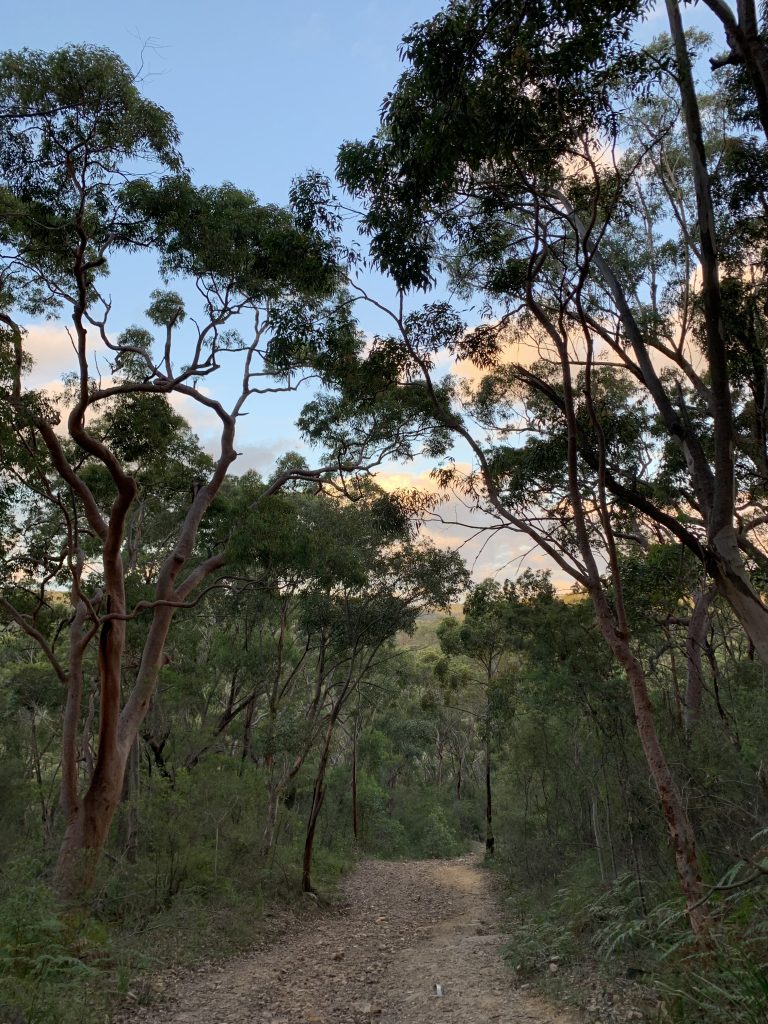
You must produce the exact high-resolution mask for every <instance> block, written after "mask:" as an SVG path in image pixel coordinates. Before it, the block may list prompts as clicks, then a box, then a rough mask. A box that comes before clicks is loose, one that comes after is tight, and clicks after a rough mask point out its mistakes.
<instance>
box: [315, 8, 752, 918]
mask: <svg viewBox="0 0 768 1024" xmlns="http://www.w3.org/2000/svg"><path fill="white" fill-rule="evenodd" d="M668 8H669V12H668V13H669V18H670V28H671V31H672V40H671V41H670V40H669V39H668V40H666V41H662V42H661V43H658V44H655V45H653V46H651V47H649V48H646V49H645V50H640V49H639V48H638V47H636V46H635V45H634V44H633V43H632V40H631V30H632V27H633V25H634V24H636V23H637V19H638V18H639V17H640V16H641V15H642V14H643V12H644V8H643V7H642V5H633V4H626V3H625V4H618V5H615V6H611V5H602V4H601V5H598V7H597V8H595V7H590V8H589V9H586V8H584V7H582V6H581V5H579V4H567V5H565V6H564V7H563V6H562V5H554V6H552V7H550V6H549V5H547V4H544V5H539V6H537V9H536V11H532V10H531V9H530V8H529V7H528V6H527V5H524V4H519V3H516V2H515V0H509V2H491V0H465V2H459V0H457V2H453V3H450V4H449V5H448V6H447V7H446V8H445V10H444V11H442V12H440V13H439V14H438V15H436V16H435V18H433V19H431V20H430V21H428V22H426V23H424V24H421V25H417V26H414V28H413V29H412V30H411V32H410V33H409V34H408V36H406V38H405V41H404V46H403V52H404V55H405V57H406V59H407V61H408V67H407V69H406V70H405V71H404V72H403V74H402V76H401V78H400V80H399V82H398V83H397V86H396V88H395V89H394V90H393V92H392V93H391V94H390V95H389V96H388V97H387V99H386V101H385V104H384V108H383V115H382V126H381V130H380V132H379V133H378V135H377V136H376V137H375V138H374V139H372V140H371V141H370V142H367V143H348V144H346V145H345V146H344V147H342V150H341V152H340V156H339V174H340V178H341V180H342V183H343V184H344V185H345V186H346V187H347V188H348V190H349V191H350V192H351V193H352V194H353V195H354V196H355V197H356V198H357V199H358V200H362V202H363V206H364V208H363V214H362V225H361V226H362V230H363V232H364V233H365V234H367V235H368V236H369V238H370V251H371V256H372V259H373V260H374V261H375V262H376V264H377V265H378V266H379V267H380V268H381V269H383V270H384V271H386V272H387V273H388V274H389V275H390V276H391V278H392V279H393V281H394V283H395V285H396V287H397V289H398V297H397V299H396V301H395V302H394V303H393V304H392V308H391V322H392V329H393V333H392V335H391V336H390V337H388V338H387V337H382V338H378V339H376V342H375V343H374V346H373V350H374V353H375V355H374V358H373V359H371V360H370V364H371V365H372V366H373V367H374V369H376V370H377V372H381V370H380V367H382V366H385V365H387V364H388V365H389V367H390V370H391V373H390V379H391V380H393V381H395V382H396V385H397V386H398V387H399V388H400V389H401V391H402V392H403V393H407V394H408V395H409V397H410V399H411V400H412V402H413V403H414V405H418V403H419V402H423V401H426V402H427V403H428V404H431V405H432V408H433V411H434V415H435V418H436V419H437V420H438V422H439V423H441V425H442V426H443V427H444V428H445V429H446V430H449V431H451V432H453V433H454V434H455V435H457V436H458V437H460V438H461V439H462V441H463V442H464V443H465V444H466V445H467V446H468V448H469V450H470V451H471V452H472V454H473V457H474V459H475V465H476V468H475V470H474V471H473V472H471V473H470V474H469V475H468V476H465V478H464V479H463V481H462V479H461V476H462V474H460V473H459V471H458V469H457V468H456V467H454V468H453V469H451V468H449V469H448V470H446V471H445V472H443V473H442V474H441V479H442V480H443V482H444V483H450V482H453V483H459V484H463V487H464V489H465V492H466V494H467V495H468V496H469V497H470V499H472V500H474V501H476V502H477V503H479V504H481V505H482V506H483V507H484V509H485V510H486V511H487V512H489V513H490V514H491V515H493V516H496V517H497V521H498V523H499V525H501V526H505V527H510V528H513V529H515V530H519V531H522V532H523V533H525V534H527V535H528V536H529V537H531V538H532V539H533V540H534V541H535V542H536V543H537V544H538V545H539V546H540V547H541V548H542V549H543V550H544V551H545V552H546V553H547V554H548V555H549V556H550V557H551V558H552V559H553V560H554V561H555V563H557V564H558V565H559V566H560V568H561V569H563V570H564V571H566V572H568V573H569V574H571V575H572V576H573V577H574V579H575V580H576V581H577V582H578V583H579V585H580V586H582V587H584V588H585V589H586V590H587V591H588V592H589V593H590V596H591V597H592V600H593V603H594V605H595V609H596V612H597V615H598V620H599V622H600V627H601V631H602V633H603V635H604V637H605V639H606V641H607V642H608V644H609V646H610V647H611V649H612V651H613V653H614V656H615V657H616V658H617V660H618V661H619V663H620V664H621V665H622V666H623V668H624V670H625V672H626V674H627V678H628V680H629V683H630V690H631V692H632V695H633V700H634V704H635V715H636V720H637V724H638V729H639V733H640V736H641V739H642V741H643V747H644V750H645V753H646V757H647V759H648V764H649V768H650V769H651V772H652V775H653V777H654V780H655V782H656V785H657V789H658V791H659V796H660V801H661V804H662V808H663V810H664V814H665V817H666V819H667V822H668V825H669V831H670V837H671V840H672V844H673V847H674V849H675V856H676V862H677V866H678V872H679V875H680V880H681V883H682V886H683V889H684V890H685V892H686V900H687V905H688V909H689V913H690V915H691V922H692V924H693V926H694V927H695V928H696V929H697V930H700V931H706V929H707V927H708V925H707V914H706V910H705V909H704V907H703V903H702V896H703V889H702V884H701V879H700V876H699V871H698V867H697V859H696V852H695V838H694V835H693V831H692V828H691V824H690V821H689V820H688V817H687V815H686V812H685V807H684V804H683V801H682V798H681V796H680V793H679V790H678V787H677V785H676V783H675V780H674V778H673V776H672V773H671V771H670V769H669V765H668V764H667V762H666V759H665V757H664V753H663V751H662V749H661V746H660V743H659V739H658V735H657V733H656V729H655V726H654V723H653V715H652V709H651V703H650V700H649V696H648V686H647V679H646V677H645V673H644V669H643V666H642V664H641V661H640V659H639V657H638V649H637V647H636V645H633V642H632V634H631V623H630V622H629V620H628V617H627V612H626V607H625V603H624V601H623V591H622V579H621V554H622V546H623V545H625V544H632V543H638V544H640V545H641V546H643V545H645V544H647V543H648V542H649V539H651V538H654V539H657V540H661V541H662V542H667V541H668V540H670V539H672V538H674V540H675V541H677V542H678V543H679V544H681V545H684V546H685V547H687V548H688V549H689V550H690V551H691V552H692V553H693V554H694V555H695V556H696V558H697V559H698V560H699V562H700V564H701V566H702V569H703V570H704V571H705V572H706V573H707V574H708V575H709V576H710V577H711V579H712V580H713V582H714V584H715V585H716V587H717V589H718V592H719V593H720V594H721V595H722V596H723V597H724V598H725V599H726V600H727V601H728V603H729V604H730V605H731V607H732V608H733V610H734V612H735V614H736V615H737V617H738V618H739V620H740V622H741V624H742V626H743V628H744V630H745V632H746V633H747V635H748V636H749V638H750V640H751V641H752V643H753V645H754V649H755V651H756V652H757V654H758V656H759V657H760V658H761V659H762V661H763V662H764V663H768V645H767V644H766V637H768V629H766V626H768V608H766V605H765V603H764V600H763V598H762V593H761V580H762V576H763V573H764V570H765V566H766V554H765V550H764V544H763V541H764V529H763V527H764V522H765V518H764V517H765V507H764V505H765V474H764V465H765V445H764V438H765V405H764V402H763V401H762V400H761V399H760V396H762V395H764V393H765V380H766V378H765V369H764V368H765V360H764V343H763V339H764V337H765V332H764V324H763V320H764V311H763V310H762V309H761V308H760V307H759V302H758V301H757V296H758V295H759V294H761V288H762V283H761V282H762V276H763V273H762V269H761V268H762V263H761V260H760V256H759V254H760V252H761V251H762V249H761V246H762V241H761V240H762V238H763V236H764V231H763V228H762V220H761V214H760V198H759V196H760V195H761V192H760V191H759V190H758V198H757V200H756V201H751V197H749V192H748V187H747V183H748V182H755V181H760V180H761V174H762V167H763V164H764V155H763V150H762V148H761V146H760V145H758V144H754V143H753V140H752V139H750V137H749V136H748V134H747V133H746V132H745V131H742V130H740V129H738V128H737V130H736V131H730V132H729V130H728V129H727V128H724V127H723V125H724V124H726V123H727V122H725V121H724V116H727V114H729V113H730V114H731V115H733V114H735V115H736V119H737V121H738V119H740V123H742V124H745V123H746V124H749V123H753V122H754V117H755V116H756V115H755V113H754V110H755V102H756V101H755V97H754V95H753V94H750V92H749V89H748V88H747V89H744V88H742V90H741V92H739V91H738V90H737V89H735V88H734V89H731V91H730V92H728V91H727V90H725V91H721V93H720V94H719V97H718V98H717V100H716V101H715V102H712V101H709V100H708V101H707V109H708V110H709V111H710V112H713V116H712V117H711V118H710V123H709V124H707V123H705V121H704V120H703V118H702V114H701V110H700V109H699V108H700V107H701V103H700V102H699V98H698V95H697V91H696V87H695V85H694V83H693V78H692V72H691V58H690V54H689V47H690V45H691V39H690V37H686V35H685V34H684V33H683V32H682V29H681V25H680V21H679V10H678V8H677V6H676V5H675V4H674V3H672V2H670V4H669V5H668ZM694 42H699V40H694ZM740 84H741V86H744V82H743V80H741V82H740ZM638 90H642V94H641V97H640V99H639V100H637V99H636V94H637V92H638ZM721 115H723V116H721ZM707 147H710V149H713V150H714V152H721V153H722V155H723V161H722V163H721V164H720V165H719V166H718V171H719V175H718V176H717V178H715V176H714V175H713V173H712V172H711V168H710V166H709V165H708V160H709V155H708V153H707V152H706V149H707ZM739 196H741V199H742V200H743V202H740V201H739V199H738V197H739ZM327 202H328V197H326V204H327ZM331 204H332V200H331ZM326 222H327V220H326ZM732 226H736V227H737V228H738V231H737V232H734V235H736V236H737V237H738V238H740V240H741V241H740V242H738V241H737V242H736V243H735V244H734V243H731V244H730V254H732V255H729V244H728V240H727V239H728V238H730V237H731V236H726V235H723V236H722V237H716V236H717V233H718V232H723V231H725V230H726V229H727V228H730V227H732ZM745 255H749V256H750V263H749V266H750V274H751V278H749V277H748V278H747V281H746V282H743V281H742V277H743V276H744V275H742V269H741V268H742V266H743V263H742V261H743V258H744V257H745ZM726 257H728V258H730V263H729V262H727V259H726ZM697 268H698V269H697ZM441 270H442V271H447V272H448V274H449V277H450V279H451V281H452V282H453V284H454V285H455V286H456V287H457V288H458V289H459V294H460V295H462V297H468V298H471V297H473V296H480V297H481V299H482V302H483V306H482V312H483V313H484V314H485V322H484V323H482V324H481V325H480V326H479V327H475V329H474V330H471V331H467V329H466V326H465V324H464V323H463V322H462V319H461V318H460V317H459V316H458V315H457V314H456V313H455V312H454V311H453V310H452V309H451V308H450V306H449V305H448V304H446V303H433V304H431V305H430V306H426V307H424V308H423V309H422V310H421V311H418V310H417V311H414V312H410V313H408V312H406V309H407V307H406V305H405V298H406V296H407V294H408V292H409V291H411V290H413V289H414V288H416V289H418V288H424V289H428V288H429V287H431V286H432V284H433V283H434V282H435V280H436V275H437V274H438V273H439V271H441ZM353 288H354V285H353ZM358 291H359V294H361V295H362V296H363V297H367V296H366V295H365V293H364V291H363V289H362V288H361V287H360V286H358ZM745 313H748V314H749V315H748V316H747V315H745ZM515 345H520V346H521V349H519V351H521V350H522V346H527V347H528V348H530V349H532V350H533V351H535V352H538V354H539V356H540V359H539V360H538V362H534V363H533V365H532V364H531V362H530V360H528V359H520V357H519V356H518V357H517V358H515ZM377 350H378V351H377ZM444 352H447V353H448V354H449V355H450V356H453V357H460V358H464V359H469V360H471V361H472V362H474V364H475V366H476V367H478V368H479V369H480V370H485V371H489V372H487V377H486V380H485V381H484V382H483V383H482V384H481V385H480V387H479V388H477V389H474V390H473V389H471V388H469V387H464V388H462V387H461V386H460V385H459V384H457V382H456V381H454V380H452V379H451V378H446V377H444V376H441V374H440V372H439V370H438V366H439V364H438V357H439V355H440V354H442V353H444ZM395 353H399V355H396V354H395ZM478 421H479V426H480V429H479V430H478ZM520 435H522V438H523V439H524V441H525V443H524V444H519V443H514V442H513V443H511V442H510V438H514V437H515V436H520ZM605 570H607V581H606V572H605ZM702 586H703V584H702ZM704 589H706V588H704Z"/></svg>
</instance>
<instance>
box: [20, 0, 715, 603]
mask: <svg viewBox="0 0 768 1024" xmlns="http://www.w3.org/2000/svg"><path fill="white" fill-rule="evenodd" d="M439 6H440V4H439V2H438V0H368V2H365V0H321V2H317V0H314V2H312V0H281V2H277V0H251V2H249V3H246V2H243V0H218V2H217V3H210V0H206V2H205V3H202V2H200V0H186V2H184V3H182V2H179V0H161V2H158V0H154V2H148V0H133V2H130V3H119V4H118V3H114V2H110V0H100V2H94V0H80V2H79V3H78V4H77V5H65V4H62V3H60V2H53V0H34V2H33V3H30V4H26V5H22V4H20V3H16V4H14V5H13V10H12V12H11V13H10V15H9V14H8V13H6V16H5V19H4V21H5V23H4V27H3V28H4V38H3V47H4V48H5V49H10V50H16V49H20V48H22V47H29V48H32V49H42V50H51V49H55V48H57V47H60V46H64V45H66V44H68V43H79V42H87V43H93V44H98V45H102V46H106V47H109V48H110V49H112V50H114V51H116V52H117V53H119V54H120V55H121V56H122V57H123V58H124V59H125V60H126V61H127V63H128V64H129V65H130V66H131V67H133V68H139V67H140V66H141V67H142V69H143V71H142V75H143V83H142V87H141V88H142V91H143V93H144V94H145V95H146V96H148V97H149V98H150V99H152V100H154V101H155V102H157V103H159V104H160V105H161V106H163V107H165V108H166V109H167V110H169V111H170V112H171V113H172V114H173V115H174V117H175V119H176V122H177V124H178V126H179V129H180V131H181V135H182V143H181V149H182V153H183V156H184V159H185V162H186V164H187V166H188V167H189V168H190V169H191V171H192V172H193V176H194V179H195V180H196V182H198V183H206V184H212V185H216V184H220V183H221V182H223V181H232V182H233V183H235V184H236V185H237V186H239V187H242V188H247V189H250V190H252V191H253V192H254V193H255V194H256V195H257V196H258V197H259V199H260V200H262V201H266V202H276V203H280V204H283V203H285V202H286V200H287V197H288V189H289V187H290V183H291V180H292V179H293V178H294V176H296V175H297V174H301V173H302V172H304V171H305V170H307V169H309V168H318V169H320V170H322V171H324V172H326V173H329V174H332V173H333V170H334V167H335V160H336V152H337V150H338V147H339V145H340V144H341V142H342V141H344V140H346V139H353V138H363V139H365V138H368V137H370V135H371V134H373V132H374V131H375V130H376V127H377V123H378V111H379V108H380V105H381V101H382V99H383V97H384V96H385V95H386V93H387V91H388V90H389V89H391V88H392V86H393V85H394V83H395V81H396V78H397V76H398V74H399V72H400V70H401V69H402V65H401V64H400V61H399V57H398V44H399V42H400V40H401V38H402V36H403V34H404V33H405V32H406V31H407V30H408V28H409V26H410V25H411V24H413V23H414V22H416V21H420V20H424V19H426V18H428V17H430V16H431V15H433V14H434V13H435V12H436V11H437V10H438V8H439ZM697 10H698V8H697ZM695 17H697V18H700V15H698V14H697V15H695ZM663 27H664V22H663V20H662V19H659V18H656V17H654V18H652V19H651V20H650V22H649V23H648V24H647V25H646V26H645V27H644V28H643V29H642V34H643V36H648V35H652V34H655V32H657V31H660V30H663ZM159 284H160V282H159V280H158V278H157V274H156V269H155V266H154V263H153V262H151V261H150V260H149V259H144V260H137V259H136V258H135V257H130V259H128V258H126V261H125V262H119V261H118V262H117V263H115V264H114V266H113V275H112V280H111V282H110V288H111V292H112V298H113V301H114V313H113V319H114V326H115V328H117V329H122V328H124V327H126V326H128V325H130V324H131V323H134V322H140V321H141V320H142V319H143V316H142V314H143V310H144V309H145V308H146V305H147V296H148V295H149V292H150V291H151V290H152V288H155V287H158V286H159ZM380 297H381V298H382V299H384V300H386V299H387V295H386V289H385V288H384V287H383V286H382V291H381V293H380ZM365 326H366V327H368V329H370V330H381V329H382V324H381V321H377V320H376V319H375V318H374V319H370V318H369V319H368V320H367V321H366V324H365ZM29 340H30V350H31V351H32V354H33V355H34V356H35V357H36V359H37V363H38V366H37V370H36V372H35V375H34V378H33V381H34V383H36V384H38V385H43V384H45V385H47V386H54V387H55V386H56V384H55V382H56V380H57V378H58V376H59V374H60V373H61V372H62V371H63V370H64V369H65V368H66V367H67V365H68V361H69V355H70V352H69V346H68V342H67V339H66V335H65V334H64V332H63V330H62V329H61V328H57V327H56V326H55V325H53V324H45V325H35V326H33V327H32V328H31V331H30V335H29ZM303 400H304V396H302V397H301V398H296V397H295V396H274V397H272V398H269V399H267V400H264V401H260V402H259V403H258V404H254V406H253V407H252V409H251V412H250V414H249V416H248V417H247V418H245V419H244V420H242V421H241V423H240V427H239V435H238V449H239V451H241V452H242V457H241V458H240V459H239V460H238V462H237V463H236V464H235V471H242V470H244V469H247V468H255V469H258V470H259V471H261V472H268V471H269V468H270V466H271V464H272V463H273V461H274V459H275V457H276V456H278V455H280V454H281V453H282V452H284V451H286V450H289V449H296V448H300V447H301V441H300V438H299V436H298V432H297V431H296V428H295V426H294V421H295V418H296V415H297V413H298V410H299V408H300V406H301V404H302V402H303ZM197 408H199V407H197ZM180 410H181V411H182V412H184V413H185V414H187V415H188V416H189V418H190V420H191V423H192V426H193V427H194V429H195V430H196V431H197V432H198V433H199V435H200V437H201V439H202V441H203V442H204V443H210V442H211V441H212V440H213V427H214V426H215V424H214V423H213V421H212V419H211V417H210V416H204V415H203V416H201V415H199V414H198V413H197V412H196V409H193V408H191V405H187V406H185V405H184V404H183V403H182V404H181V405H180ZM426 472H427V467H426V466H425V465H424V464H417V465H415V466H410V467H408V466H390V467H388V479H389V480H390V482H394V481H397V482H400V483H403V482H406V481H407V480H408V479H409V478H412V479H414V481H415V482H417V483H425V482H428V477H427V476H426ZM451 511H452V510H451V509H448V510H447V512H448V515H449V516H450V514H451ZM453 511H455V510H453ZM432 532H433V533H434V535H435V537H436V538H439V539H441V540H442V541H443V542H446V543H450V544H452V545H454V546H456V545H458V544H460V543H461V542H462V541H463V540H464V539H465V537H466V532H465V531H462V530H459V529H456V528H453V529H447V530H446V529H443V530H434V531H432ZM529 547H530V544H529V543H528V542H527V541H525V540H524V539H516V538H512V537H509V535H507V536H506V537H504V538H495V539H493V540H491V541H490V542H489V543H487V544H486V545H485V547H482V542H481V541H474V542H470V543H469V544H468V545H467V547H466V554H467V556H468V558H469V561H470V563H471V564H472V565H473V568H474V571H475V574H476V575H477V576H479V577H482V576H485V575H488V574H498V575H499V576H500V578H502V579H503V578H504V576H505V575H510V576H513V575H515V573H516V570H517V565H518V563H519V559H520V557H521V556H523V555H524V554H525V552H527V551H528V550H529ZM526 564H528V565H533V566H534V567H535V566H538V565H540V564H543V563H542V562H541V561H540V560H539V558H538V556H536V555H530V556H528V558H527V561H526ZM562 582H563V585H565V581H562Z"/></svg>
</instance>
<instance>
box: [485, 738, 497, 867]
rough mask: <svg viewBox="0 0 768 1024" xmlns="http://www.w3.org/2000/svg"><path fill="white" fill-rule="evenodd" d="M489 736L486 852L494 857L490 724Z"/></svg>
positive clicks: (486, 772) (486, 747)
mask: <svg viewBox="0 0 768 1024" xmlns="http://www.w3.org/2000/svg"><path fill="white" fill-rule="evenodd" d="M487 725H488V735H487V736H486V739H485V852H486V854H487V855H488V856H489V857H492V856H493V854H494V852H495V849H496V840H495V838H494V835H493V792H492V788H491V768H492V764H491V736H490V723H487Z"/></svg>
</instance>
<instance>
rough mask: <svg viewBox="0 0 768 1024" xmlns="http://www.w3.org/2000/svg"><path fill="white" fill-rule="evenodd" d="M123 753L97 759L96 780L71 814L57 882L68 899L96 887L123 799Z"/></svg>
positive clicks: (61, 852)
mask: <svg viewBox="0 0 768 1024" xmlns="http://www.w3.org/2000/svg"><path fill="white" fill-rule="evenodd" d="M125 761H126V759H125V758H124V757H121V756H120V754H119V753H118V752H115V753H114V754H113V755H111V756H110V758H109V759H106V758H105V759H103V760H102V759H101V758H99V760H97V763H96V772H95V774H94V778H93V781H92V782H91V785H90V786H89V788H88V792H87V793H86V794H85V796H84V797H83V799H82V800H80V801H79V802H78V806H77V807H76V809H75V810H74V813H72V814H71V815H70V817H69V820H68V822H67V827H66V830H65V832H64V838H63V839H62V842H61V848H60V850H59V858H58V861H57V864H56V872H55V876H54V882H55V887H56V891H57V893H58V894H59V896H61V897H62V898H63V899H65V900H76V899H79V898H81V897H82V896H83V895H84V894H85V893H87V892H89V891H90V890H91V889H92V888H93V884H94V882H95V880H96V870H97V868H98V864H99V859H100V857H101V853H102V850H103V849H104V846H105V844H106V841H107V836H108V835H109V829H110V826H111V824H112V819H113V817H114V815H115V811H116V810H117V806H118V804H119V803H120V796H121V793H122V788H123V773H124V771H125Z"/></svg>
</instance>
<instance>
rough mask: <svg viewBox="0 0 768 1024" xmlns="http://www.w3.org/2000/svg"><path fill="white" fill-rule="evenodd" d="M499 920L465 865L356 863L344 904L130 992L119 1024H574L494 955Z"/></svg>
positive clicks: (484, 887) (482, 877)
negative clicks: (235, 953) (237, 952)
mask: <svg viewBox="0 0 768 1024" xmlns="http://www.w3.org/2000/svg"><path fill="white" fill-rule="evenodd" d="M502 943H503V934H502V929H501V920H500V916H499V911H498V908H497V905H496V901H495V899H494V897H493V894H492V892H491V890H490V877H489V873H488V872H486V871H483V870H482V868H481V867H480V866H479V863H478V860H477V858H476V857H462V858H459V859H457V860H448V861H408V862H386V861H366V862H363V863H362V864H360V865H359V867H358V868H357V869H356V871H355V872H354V873H353V874H352V875H351V876H350V877H349V879H348V880H347V883H346V886H345V888H344V898H343V900H342V902H341V903H340V905H338V906H337V907H334V908H333V909H331V910H318V911H317V912H316V913H313V914H311V915H308V916H307V915H303V916H302V918H301V919H300V920H296V921H293V922H292V923H289V924H288V925H287V926H285V927H284V928H276V934H275V935H274V936H273V937H272V940H271V941H270V943H269V944H268V945H266V946H265V947H264V948H261V949H258V950H255V951H253V952H251V953H249V954H248V955H247V956H244V957H240V958H239V959H237V960H234V961H230V962H229V963H227V964H225V965H221V966H209V967H206V968H204V969H202V970H200V971H197V972H195V973H186V974H181V975H175V976H168V977H167V978H165V979H164V981H163V991H162V993H161V995H160V998H159V999H154V1000H153V1001H152V1004H151V1005H149V1006H139V1005H137V1003H138V997H137V996H136V994H135V993H134V994H132V997H129V1003H131V999H132V1000H133V1005H129V1006H128V1007H126V1011H125V1012H124V1013H123V1014H122V1015H121V1016H120V1017H118V1018H117V1021H118V1022H119V1024H127V1022H128V1021H130V1022H131V1024H370V1022H374V1024H436V1022H441V1024H487V1022H501V1024H576V1021H577V1019H578V1018H577V1017H575V1016H569V1015H568V1014H565V1013H564V1012H563V1011H558V1010H556V1009H554V1008H552V1007H550V1006H548V1005H546V1004H545V1003H544V1002H541V1001H540V1000H538V999H536V998H535V997H534V996H532V995H531V994H529V993H528V992H527V991H521V990H520V989H516V988H515V985H514V976H513V974H512V972H511V971H510V970H509V968H508V966H507V965H505V963H504V961H503V960H502V959H501V956H500V954H499V948H500V946H501V944H502Z"/></svg>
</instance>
